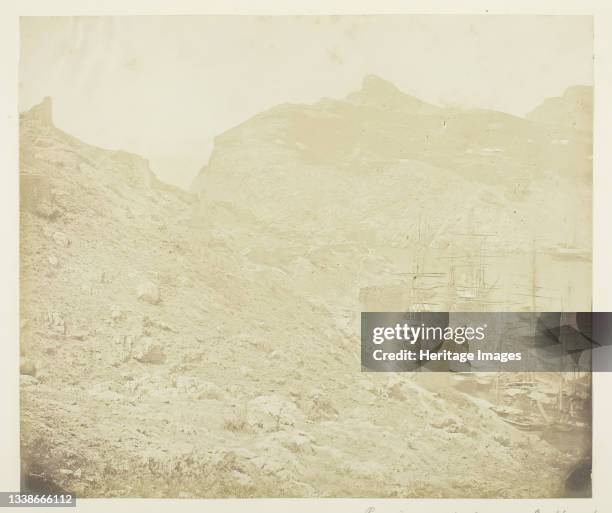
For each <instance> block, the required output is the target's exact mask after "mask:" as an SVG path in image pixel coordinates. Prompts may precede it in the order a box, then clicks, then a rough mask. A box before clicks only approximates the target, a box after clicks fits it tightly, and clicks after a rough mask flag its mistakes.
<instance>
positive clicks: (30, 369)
mask: <svg viewBox="0 0 612 513" xmlns="http://www.w3.org/2000/svg"><path fill="white" fill-rule="evenodd" d="M19 372H20V373H21V374H23V375H25V376H32V377H35V376H36V365H34V362H33V361H32V360H30V359H29V358H21V359H20V360H19Z"/></svg>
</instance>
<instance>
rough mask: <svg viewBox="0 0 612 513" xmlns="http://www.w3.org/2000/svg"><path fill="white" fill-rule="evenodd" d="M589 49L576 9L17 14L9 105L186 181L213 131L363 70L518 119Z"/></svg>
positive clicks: (588, 68)
mask: <svg viewBox="0 0 612 513" xmlns="http://www.w3.org/2000/svg"><path fill="white" fill-rule="evenodd" d="M592 44H593V37H592V19H591V18H590V17H574V16H467V15H457V16H439V15H438V16H413V15H392V16H356V17H355V16H340V17H312V16H308V17H306V16H304V17H280V16H279V17H257V16H235V17H220V16H159V17H155V16H150V17H149V16H146V17H145V16H142V17H105V18H95V17H87V18H74V17H72V18H70V17H63V18H59V17H52V18H51V17H47V18H22V23H21V60H20V89H19V92H20V110H25V109H28V108H29V107H31V106H32V105H34V104H36V103H38V102H39V101H40V100H41V99H42V98H43V97H44V96H51V97H52V98H53V101H54V102H53V104H54V120H55V124H56V125H57V126H58V127H59V128H61V129H63V130H65V131H66V132H69V133H71V134H73V135H75V136H76V137H79V138H80V139H82V140H84V141H85V142H88V143H91V144H95V145H97V146H102V147H106V148H114V149H124V150H127V151H131V152H134V153H138V154H140V155H142V156H144V157H145V158H148V159H149V161H150V162H151V167H152V169H153V170H154V171H155V172H156V173H157V175H158V176H159V177H160V178H161V179H162V180H164V181H167V182H170V183H174V184H176V185H180V186H182V187H188V186H189V184H190V182H191V180H192V178H193V177H194V176H195V175H196V174H197V172H198V171H199V169H200V168H201V167H202V166H203V165H204V164H206V162H207V160H208V156H209V154H210V151H211V149H212V144H213V139H214V137H215V136H216V135H218V134H219V133H221V132H223V131H225V130H227V129H229V128H231V127H233V126H235V125H237V124H239V123H241V122H242V121H244V120H245V119H247V118H249V117H251V116H253V115H255V114H257V113H258V112H261V111H262V110H264V109H266V108H268V107H271V106H273V105H276V104H278V103H283V102H314V101H316V100H318V99H319V98H321V97H323V96H327V97H336V98H341V97H344V96H346V95H347V94H348V93H349V92H352V91H354V90H357V89H359V87H360V85H361V81H362V79H363V77H364V76H365V75H366V74H370V73H374V74H377V75H380V76H381V77H383V78H385V79H387V80H390V81H391V82H393V83H394V84H395V85H396V86H398V87H399V88H400V89H402V90H403V91H405V92H407V93H409V94H412V95H414V96H417V97H419V98H421V99H424V100H427V101H430V102H433V103H437V104H453V105H461V106H470V107H485V108H491V109H496V110H500V111H504V112H509V113H512V114H517V115H524V114H525V113H527V112H528V111H529V110H531V109H532V108H533V107H534V106H535V105H537V104H538V103H540V102H541V101H542V100H543V99H544V98H547V97H550V96H557V95H559V94H561V93H562V92H563V90H564V89H565V88H566V87H567V86H569V85H575V84H592V65H593V59H592Z"/></svg>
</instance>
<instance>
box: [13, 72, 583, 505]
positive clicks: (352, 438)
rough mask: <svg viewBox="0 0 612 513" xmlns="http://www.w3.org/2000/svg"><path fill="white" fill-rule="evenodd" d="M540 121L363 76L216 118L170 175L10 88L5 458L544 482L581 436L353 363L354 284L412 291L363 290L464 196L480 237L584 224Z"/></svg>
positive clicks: (256, 485) (123, 477) (143, 469)
mask: <svg viewBox="0 0 612 513" xmlns="http://www.w3.org/2000/svg"><path fill="white" fill-rule="evenodd" d="M555 130H556V131H555V132H554V133H553V132H551V130H550V129H549V128H544V127H543V126H541V125H539V124H537V123H534V122H531V121H528V120H523V119H519V118H514V117H511V116H507V115H503V114H499V113H490V112H481V111H467V112H464V111H461V112H459V111H450V110H446V109H440V108H438V107H436V106H432V105H428V104H425V103H423V102H420V101H419V100H416V99H414V98H411V97H409V96H407V95H404V94H403V93H401V92H400V91H398V90H397V89H396V88H394V87H393V86H392V85H390V84H388V83H386V82H384V81H382V80H380V79H378V78H375V77H369V78H367V79H366V80H365V82H364V85H363V88H362V90H361V91H359V92H357V93H354V94H352V95H349V96H348V97H347V99H346V100H341V101H335V100H322V101H321V102H319V103H318V104H316V105H313V106H302V105H281V106H279V107H276V108H273V109H271V110H270V111H267V112H264V113H262V114H261V115H259V116H256V117H255V118H253V119H251V120H249V121H247V122H245V123H244V124H242V125H240V126H239V127H236V128H235V129H233V130H230V131H229V132H227V133H225V134H222V135H221V136H219V137H218V139H217V141H216V145H215V150H214V152H213V155H212V157H211V160H210V162H209V164H208V165H207V166H206V168H205V169H204V170H203V172H202V174H201V176H200V177H198V179H197V180H196V181H195V183H194V192H193V194H188V193H185V192H183V191H180V190H178V189H175V188H172V187H169V186H166V185H164V184H162V183H160V182H159V181H158V180H157V179H156V178H155V176H154V175H153V174H152V173H151V171H150V169H149V168H148V165H147V162H146V160H144V159H142V158H140V157H138V156H135V155H131V154H128V153H125V152H121V151H109V150H103V149H100V148H96V147H93V146H89V145H87V144H85V143H83V142H81V141H79V140H77V139H75V138H74V137H71V136H69V135H68V134H65V133H64V132H62V131H61V130H59V129H58V128H56V127H55V126H54V125H53V122H52V111H51V102H50V100H45V101H44V102H43V104H41V105H39V106H37V107H34V108H33V109H32V110H30V111H29V112H26V113H24V114H22V116H21V183H22V186H21V191H22V202H21V209H22V211H21V233H22V237H21V316H22V336H21V353H22V365H21V371H22V377H21V380H22V388H21V391H22V392H21V408H22V409H21V412H22V461H23V476H24V482H25V483H26V484H28V483H29V486H34V485H32V484H31V483H37V484H36V486H35V487H36V488H37V489H39V490H56V489H65V490H72V491H75V492H76V493H77V494H78V495H79V496H83V497H262V496H270V497H276V496H283V497H285V496H286V497H292V496H297V497H349V496H353V497H358V496H359V497H368V496H369V497H539V496H546V497H549V496H559V495H566V494H567V490H566V488H565V478H566V475H567V473H568V471H569V470H570V469H571V468H572V467H573V465H574V464H575V463H576V461H577V458H578V457H579V456H578V455H577V454H576V452H575V451H574V449H576V448H578V449H579V451H578V452H580V451H582V450H583V449H584V450H587V448H588V447H587V445H585V444H587V442H584V443H583V442H577V443H576V446H575V447H574V448H572V450H571V451H570V450H564V449H563V448H562V447H555V446H553V445H550V444H549V443H548V442H546V441H544V440H543V439H542V438H541V437H539V436H538V435H537V434H533V433H530V432H526V431H521V430H519V429H517V428H516V427H515V426H513V425H511V424H509V423H507V422H506V421H504V419H503V418H502V417H500V415H499V414H498V413H499V412H498V410H497V407H499V406H500V405H499V404H498V405H497V407H496V405H495V404H493V403H491V402H488V401H487V400H484V399H482V398H479V399H477V398H475V397H474V396H473V395H469V394H466V393H465V392H464V391H461V388H460V387H458V386H457V383H458V381H457V379H456V378H455V377H454V376H451V375H447V374H436V375H434V374H427V373H426V374H418V375H386V374H366V373H361V372H360V364H359V326H358V317H359V312H360V310H361V309H362V308H361V306H362V304H363V297H364V292H363V291H365V290H368V288H369V287H374V288H376V287H378V286H381V287H382V289H381V290H382V294H383V296H384V297H383V296H381V297H378V296H375V298H374V299H373V300H372V299H370V304H372V301H373V303H374V305H373V306H374V307H376V306H377V305H378V307H379V308H382V307H383V303H385V301H387V302H389V297H391V306H393V305H394V304H396V305H397V307H396V308H404V307H413V308H414V307H417V306H418V305H416V303H415V302H414V301H415V299H414V296H412V295H411V294H407V295H405V296H404V295H402V294H398V295H394V294H392V295H391V296H389V294H388V293H387V295H386V296H385V291H387V292H388V291H393V290H395V291H397V290H398V289H397V287H400V289H401V288H402V287H403V288H407V284H408V281H407V280H413V278H412V277H410V278H406V277H405V276H403V273H406V272H407V271H410V270H411V269H412V268H413V265H416V264H417V263H419V262H421V264H422V265H430V264H428V262H429V263H431V262H433V261H434V260H435V261H436V262H437V261H438V260H437V257H438V256H439V257H443V256H445V255H446V256H447V255H448V254H450V253H449V252H452V251H455V250H458V249H465V248H467V246H466V244H465V243H464V242H461V241H462V240H463V239H462V237H463V236H462V235H461V233H463V232H465V231H466V230H467V229H472V228H478V229H480V228H481V225H482V223H484V221H485V220H486V223H487V224H486V225H484V228H485V229H486V230H487V231H493V233H494V234H495V240H496V241H498V242H495V243H493V244H492V246H494V247H496V248H497V249H498V250H499V251H501V250H504V251H507V252H508V251H509V249H508V248H511V247H516V246H520V245H521V244H524V243H525V241H527V240H531V237H533V236H534V233H535V234H536V235H537V236H538V237H539V241H540V242H539V243H540V245H541V246H542V247H545V246H550V245H554V244H561V243H570V242H571V243H573V244H577V245H580V244H583V245H585V246H586V245H587V242H589V241H590V231H587V233H586V234H585V232H580V233H579V234H578V236H577V238H576V237H575V236H574V234H573V229H572V228H571V227H572V226H573V224H571V223H570V222H569V221H570V220H572V223H573V220H574V219H575V218H576V216H579V218H581V217H580V216H582V217H584V218H587V217H588V215H590V214H588V212H587V211H586V210H587V209H588V191H589V186H588V184H589V183H590V172H589V169H590V165H589V164H588V160H587V159H588V156H589V154H590V147H589V139H588V137H587V136H586V135H584V134H582V133H579V132H577V131H572V129H567V130H565V131H562V132H558V131H557V129H555ZM559 130H561V129H559ZM555 140H567V141H569V142H568V143H567V144H556V143H555V142H554V141H555ZM529 141H531V142H529ZM530 144H531V145H532V146H529V145H530ZM574 163H575V165H574ZM578 164H580V165H578ZM570 189H571V190H573V191H574V194H573V195H572V196H571V197H568V194H567V193H568V191H569V190H570ZM542 198H546V199H545V201H542ZM561 199H562V200H563V201H564V202H565V203H561V204H559V201H561ZM557 200H559V201H557ZM467 205H471V208H468V207H467ZM536 219H538V221H539V222H537V223H536V222H535V220H536ZM555 219H556V221H557V222H556V223H553V220H555ZM559 219H568V224H567V225H565V226H564V225H563V223H561V226H559V224H560V223H559V222H558V221H559ZM589 226H590V225H589ZM529 230H533V231H534V233H531V232H530V231H529ZM581 237H582V238H581ZM589 244H590V242H589ZM589 247H590V246H589ZM468 249H469V248H468ZM529 261H531V259H530V260H529ZM521 262H522V261H521ZM431 265H432V266H433V265H434V264H431ZM445 265H446V264H445ZM504 265H505V264H504ZM572 265H574V264H573V263H572ZM517 268H519V269H518V270H517V272H518V271H520V265H517ZM572 269H573V267H572ZM589 270H590V266H589ZM556 276H557V277H556V279H553V278H552V277H550V276H547V275H543V276H542V277H541V278H540V279H541V280H542V281H541V282H540V285H541V287H542V288H544V285H546V286H547V287H548V288H549V289H551V288H552V290H553V292H549V293H550V294H551V298H550V299H549V301H550V304H558V303H555V302H559V301H561V300H562V298H563V297H564V296H563V294H565V293H566V292H567V291H566V290H565V287H564V286H562V287H560V286H559V282H560V281H562V280H559V277H558V275H556ZM569 279H570V278H568V280H569ZM398 280H399V281H398ZM517 280H518V278H516V277H512V278H508V282H507V283H510V282H512V283H514V287H515V288H516V289H520V290H517V294H518V293H520V294H523V295H524V296H526V297H522V296H519V295H517V296H516V297H517V298H518V299H516V301H518V302H520V304H518V306H517V305H515V307H520V308H529V306H530V304H531V299H530V298H529V297H528V296H529V292H530V289H528V288H527V285H525V286H524V287H523V285H522V284H521V283H522V282H520V280H518V281H517ZM526 280H527V281H526V283H531V276H528V277H527V278H526ZM547 280H548V281H547ZM517 283H518V284H517ZM381 284H382V285H381ZM562 285H563V283H562ZM393 287H396V288H395V289H393ZM498 287H499V288H500V289H504V287H506V288H505V289H504V290H501V293H502V294H505V293H508V291H509V288H508V287H509V286H507V285H506V282H504V281H503V280H502V281H501V282H499V285H498ZM553 287H557V288H553ZM561 289H563V290H561ZM589 290H590V289H589ZM557 292H558V295H557ZM435 294H437V295H436V297H435V298H433V299H430V300H431V301H440V304H444V305H446V304H447V302H448V300H449V299H448V297H447V295H446V292H445V293H444V294H442V292H440V293H438V292H435ZM394 298H395V300H394ZM397 298H401V300H402V302H406V303H407V304H401V305H400V304H399V300H398V299H397ZM483 304H484V303H483ZM385 305H386V303H385ZM479 305H480V306H482V304H480V303H479V300H478V298H476V299H475V300H474V301H473V306H474V307H478V306H479ZM583 308H585V307H583ZM541 383H542V386H545V381H544V380H542V381H541ZM586 423H588V419H585V425H586ZM574 438H575V439H578V438H580V437H579V436H578V435H576V434H575V436H574Z"/></svg>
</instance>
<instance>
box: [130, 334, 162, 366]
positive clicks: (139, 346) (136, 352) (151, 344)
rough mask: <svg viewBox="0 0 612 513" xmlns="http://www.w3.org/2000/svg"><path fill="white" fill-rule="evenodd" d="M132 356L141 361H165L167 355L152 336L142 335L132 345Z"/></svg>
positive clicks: (157, 362)
mask: <svg viewBox="0 0 612 513" xmlns="http://www.w3.org/2000/svg"><path fill="white" fill-rule="evenodd" d="M132 357H133V358H134V359H135V360H138V361H139V362H141V363H154V364H159V363H164V362H165V361H166V355H165V353H164V352H163V350H162V348H161V346H160V345H159V344H158V343H157V342H155V341H154V340H153V339H152V338H151V337H140V338H139V339H138V340H137V341H136V342H135V343H134V344H133V346H132Z"/></svg>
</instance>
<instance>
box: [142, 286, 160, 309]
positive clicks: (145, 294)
mask: <svg viewBox="0 0 612 513" xmlns="http://www.w3.org/2000/svg"><path fill="white" fill-rule="evenodd" d="M136 295H137V297H138V299H140V300H141V301H146V302H147V303H150V304H152V305H157V304H159V301H160V294H159V287H158V286H157V285H156V284H155V283H153V282H152V281H146V282H144V283H141V284H140V285H138V287H137V289H136Z"/></svg>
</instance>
